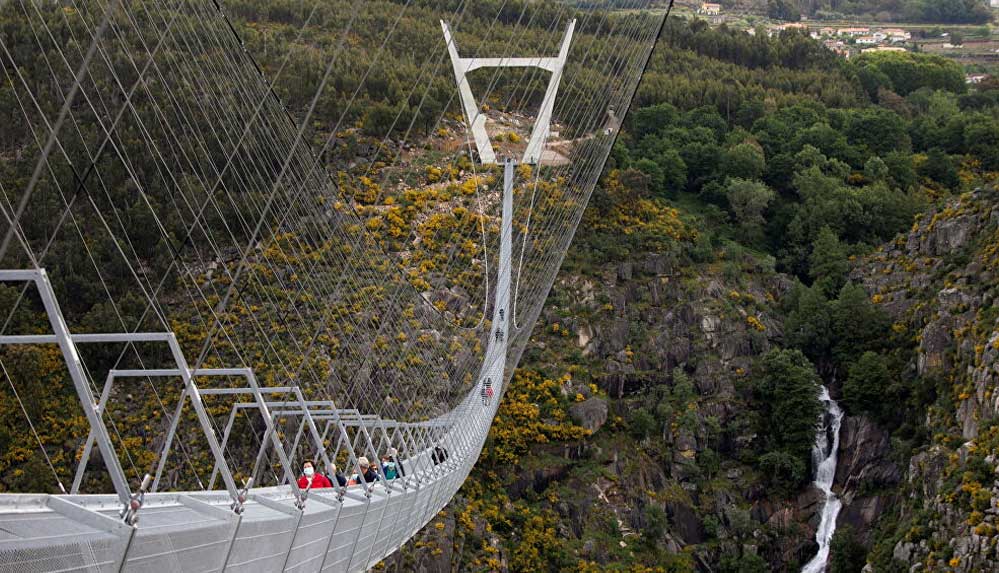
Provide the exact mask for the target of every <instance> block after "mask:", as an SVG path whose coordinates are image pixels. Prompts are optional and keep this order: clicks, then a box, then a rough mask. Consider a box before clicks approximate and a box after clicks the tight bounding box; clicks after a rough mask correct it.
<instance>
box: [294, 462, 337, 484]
mask: <svg viewBox="0 0 999 573" xmlns="http://www.w3.org/2000/svg"><path fill="white" fill-rule="evenodd" d="M302 474H303V475H302V477H300V478H298V489H319V488H322V487H333V484H331V483H330V480H328V479H326V476H324V475H323V474H321V473H317V472H316V468H315V467H313V465H312V460H305V463H304V464H302ZM310 484H311V485H310Z"/></svg>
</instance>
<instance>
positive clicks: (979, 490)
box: [838, 191, 999, 572]
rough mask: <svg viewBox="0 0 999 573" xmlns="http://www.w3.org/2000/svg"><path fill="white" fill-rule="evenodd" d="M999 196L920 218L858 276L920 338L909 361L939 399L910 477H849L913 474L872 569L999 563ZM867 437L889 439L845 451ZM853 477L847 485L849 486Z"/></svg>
mask: <svg viewBox="0 0 999 573" xmlns="http://www.w3.org/2000/svg"><path fill="white" fill-rule="evenodd" d="M996 199H997V197H996V193H995V192H994V191H978V192H975V193H970V194H967V195H965V196H962V197H961V198H959V199H957V200H954V201H952V202H950V203H949V204H948V205H947V206H946V207H945V208H942V209H939V210H937V211H934V212H931V213H929V214H927V215H925V216H923V217H921V218H920V219H919V220H918V221H917V222H916V224H915V225H914V226H913V228H912V231H911V232H910V233H909V234H908V236H904V237H900V238H899V239H897V240H896V241H895V242H894V243H893V244H891V245H888V246H887V247H885V248H884V249H882V250H881V251H880V252H879V253H877V254H876V255H874V256H872V257H870V258H869V259H867V260H865V261H863V262H862V263H861V264H860V265H858V268H857V270H856V272H855V275H854V276H855V278H857V279H859V280H862V281H863V283H864V285H865V286H866V288H867V289H868V291H869V292H870V293H871V294H872V295H873V297H874V300H876V301H879V302H880V303H881V304H883V305H884V308H885V309H886V310H887V311H888V312H889V313H890V314H891V316H892V318H893V319H894V320H895V321H896V323H895V328H896V332H909V333H911V334H912V335H913V337H914V343H915V347H916V351H915V357H914V359H913V361H912V363H911V364H910V368H912V369H913V370H914V371H915V374H916V375H917V376H918V377H919V378H920V379H923V380H929V381H932V382H933V386H934V387H935V391H936V394H937V399H936V401H935V403H934V404H933V405H932V406H931V407H930V408H929V410H928V412H927V415H926V420H925V428H924V429H925V430H926V431H927V432H928V434H929V435H930V436H931V438H930V445H929V446H927V447H925V448H923V449H922V451H918V452H916V453H915V455H913V456H912V457H911V459H910V460H909V462H908V464H907V465H906V467H905V473H904V476H899V474H898V470H897V467H895V466H894V465H893V466H891V468H890V471H889V467H888V466H883V467H882V468H881V469H880V470H877V471H874V472H868V471H865V470H863V469H861V471H859V472H856V471H854V472H850V473H852V474H854V476H855V477H856V478H857V479H860V480H862V481H863V480H867V479H873V481H874V482H875V483H879V484H880V483H887V482H892V481H898V478H899V477H902V478H903V479H902V487H901V489H900V493H899V495H900V496H901V499H902V501H903V503H900V504H898V508H897V509H894V510H892V511H891V512H887V513H888V518H889V519H894V520H897V524H896V525H895V526H894V527H886V528H885V529H884V532H883V539H882V543H883V544H884V546H885V548H884V549H885V550H884V551H883V553H884V555H882V557H881V559H880V560H877V559H875V560H872V563H871V565H869V569H871V570H880V569H881V568H885V567H889V566H891V567H896V568H901V569H900V570H910V571H915V570H921V569H927V570H946V571H962V572H964V571H967V572H971V571H996V570H999V551H997V548H996V539H995V538H994V535H995V533H996V525H997V520H996V514H997V513H999V510H997V509H996V503H997V499H999V481H996V478H997V476H996V475H995V474H996V471H997V464H996V462H997V459H999V456H997V453H999V450H997V449H996V447H997V445H999V441H997V439H996V429H995V420H996V418H997V416H999V401H997V398H999V396H996V394H997V393H996V388H997V384H999V362H997V360H996V359H997V358H999V330H997V327H999V324H997V320H996V319H997V317H999V309H996V308H995V307H994V300H995V296H996V294H997V292H999V291H997V275H996V270H997V269H999V266H997V263H999V258H997V256H996V255H997V253H999V233H997V226H999V209H997V208H996ZM849 426H851V427H853V426H855V425H849ZM862 433H866V434H867V436H868V437H867V440H868V441H869V442H870V443H871V446H872V448H874V449H881V448H882V446H883V445H884V440H882V439H880V438H878V437H876V436H875V435H874V433H871V432H858V431H857V430H856V429H851V430H850V431H849V432H847V434H848V435H851V436H856V438H851V439H848V440H844V443H843V450H842V452H843V453H842V455H845V456H851V455H853V456H861V457H864V456H865V454H864V453H863V452H862V450H864V449H865V448H864V446H863V445H862V444H861V443H860V442H859V441H860V440H863V439H864V438H862V437H861V434H862ZM848 442H856V443H852V444H849V445H848ZM884 451H887V450H884ZM851 452H852V453H851ZM844 471H847V470H846V469H844ZM838 481H839V480H838ZM849 481H850V480H849V478H848V479H847V480H846V481H843V482H841V483H843V487H844V488H845V489H847V490H849V487H850V485H849ZM877 497H880V496H877ZM870 503H875V502H873V501H872V502H870ZM848 513H849V512H848ZM844 519H847V517H846V516H844ZM889 548H890V555H888V549H889Z"/></svg>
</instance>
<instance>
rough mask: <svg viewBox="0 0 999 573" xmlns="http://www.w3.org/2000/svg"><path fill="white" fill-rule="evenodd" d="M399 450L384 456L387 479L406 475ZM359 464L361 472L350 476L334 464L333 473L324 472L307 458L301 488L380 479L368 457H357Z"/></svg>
mask: <svg viewBox="0 0 999 573" xmlns="http://www.w3.org/2000/svg"><path fill="white" fill-rule="evenodd" d="M398 455H399V452H398V451H397V450H396V449H395V448H392V449H390V450H389V451H388V453H387V454H385V455H383V456H382V463H381V469H382V475H383V476H385V479H386V480H394V479H396V478H399V477H405V476H406V470H405V469H404V468H403V466H402V462H401V461H400V460H399V459H398ZM357 465H358V466H360V470H361V471H360V473H355V474H353V475H351V476H350V477H349V478H348V477H347V476H345V475H344V474H343V472H340V471H338V470H337V469H336V466H333V467H332V468H331V469H332V471H331V473H329V474H325V475H324V474H322V473H319V472H317V471H316V465H315V464H314V463H313V462H312V460H305V463H303V464H302V476H301V477H299V478H298V487H299V489H321V488H327V487H333V482H334V480H336V484H337V485H338V486H340V487H346V486H350V485H356V484H359V483H374V482H376V481H378V470H377V466H374V465H373V464H372V463H371V462H370V461H369V460H368V458H366V457H364V456H361V457H359V458H357Z"/></svg>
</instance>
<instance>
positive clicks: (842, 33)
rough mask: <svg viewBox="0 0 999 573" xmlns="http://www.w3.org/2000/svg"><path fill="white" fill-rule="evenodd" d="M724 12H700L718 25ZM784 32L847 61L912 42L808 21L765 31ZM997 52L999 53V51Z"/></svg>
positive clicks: (900, 33)
mask: <svg viewBox="0 0 999 573" xmlns="http://www.w3.org/2000/svg"><path fill="white" fill-rule="evenodd" d="M990 3H991V5H992V6H993V7H999V0H990ZM722 12H723V7H722V5H721V4H718V3H714V2H703V3H701V5H700V8H699V9H698V10H697V14H698V15H699V16H703V17H705V18H707V19H709V20H711V21H713V22H714V23H716V24H718V23H721V22H723V21H724V20H723V14H722ZM785 30H801V31H803V32H805V33H807V34H808V35H809V36H811V37H812V38H814V39H816V40H819V41H821V42H822V43H823V44H824V45H825V47H826V48H828V49H829V50H831V51H833V52H835V53H837V54H839V55H840V56H842V57H844V58H850V57H853V56H855V55H857V54H862V53H868V52H905V51H907V49H908V48H907V47H906V46H907V45H908V44H909V43H910V42H911V41H912V33H911V32H908V31H906V30H903V29H902V28H896V27H877V26H874V27H871V26H851V27H836V26H822V27H818V26H817V25H816V24H815V23H809V22H808V21H802V22H790V23H783V24H770V25H769V26H767V27H766V33H767V35H768V36H770V37H773V36H775V35H777V34H780V33H781V32H783V31H785ZM746 32H747V33H748V34H750V35H756V34H757V33H758V32H757V29H756V28H748V29H747V30H746ZM944 36H946V34H944ZM941 47H942V48H943V49H959V48H961V46H960V45H956V46H955V45H951V44H950V43H947V42H944V43H943V44H941ZM996 52H997V53H999V50H996ZM987 77H989V76H988V75H987V74H969V75H968V76H967V77H966V81H967V82H968V83H969V84H977V83H980V82H981V81H982V80H984V79H985V78H987Z"/></svg>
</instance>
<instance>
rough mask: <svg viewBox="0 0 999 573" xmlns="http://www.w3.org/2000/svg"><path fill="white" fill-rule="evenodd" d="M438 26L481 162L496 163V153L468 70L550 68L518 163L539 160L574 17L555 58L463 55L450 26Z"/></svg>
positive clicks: (547, 69)
mask: <svg viewBox="0 0 999 573" xmlns="http://www.w3.org/2000/svg"><path fill="white" fill-rule="evenodd" d="M441 28H443V30H444V41H445V42H447V49H448V53H449V54H450V55H451V64H452V65H453V66H454V77H455V79H456V80H457V82H458V93H459V94H460V95H461V104H462V107H463V108H464V111H465V119H466V120H467V121H468V126H469V129H471V130H472V135H473V136H474V137H475V147H476V148H477V149H478V151H479V160H480V161H481V162H482V163H483V164H495V163H496V153H495V152H494V151H493V146H492V143H491V142H490V141H489V133H488V132H487V131H486V116H485V115H484V114H483V113H482V111H481V110H480V109H479V106H478V104H477V103H476V102H475V95H474V94H472V87H471V85H469V83H468V74H469V73H470V72H473V71H475V70H477V69H479V68H540V69H542V70H546V71H548V72H551V74H552V76H551V79H550V80H549V81H548V91H547V92H546V93H545V99H544V101H543V102H541V109H540V110H538V117H537V119H535V120H534V131H532V132H531V139H530V141H528V143H527V149H526V150H525V151H524V157H523V159H522V160H521V163H526V164H530V165H536V164H538V163H540V162H541V153H542V151H544V145H545V140H546V139H548V132H549V130H550V129H551V122H552V112H553V111H554V109H555V98H556V97H557V96H558V88H559V84H560V83H561V82H562V70H563V69H564V68H565V62H566V59H567V58H568V56H569V46H570V45H571V44H572V34H573V31H574V30H575V29H576V21H575V20H573V21H572V22H570V23H569V29H568V30H566V33H565V38H564V39H563V40H562V48H561V49H560V50H559V54H558V56H556V57H554V58H543V57H537V58H462V57H461V56H459V55H458V47H457V46H456V45H455V43H454V38H453V37H452V36H451V28H450V27H449V26H448V25H447V24H446V23H445V22H444V21H443V20H442V21H441Z"/></svg>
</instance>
